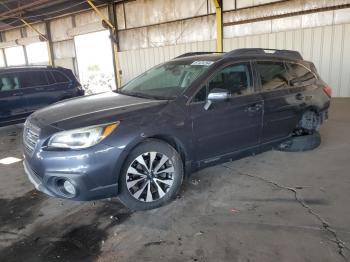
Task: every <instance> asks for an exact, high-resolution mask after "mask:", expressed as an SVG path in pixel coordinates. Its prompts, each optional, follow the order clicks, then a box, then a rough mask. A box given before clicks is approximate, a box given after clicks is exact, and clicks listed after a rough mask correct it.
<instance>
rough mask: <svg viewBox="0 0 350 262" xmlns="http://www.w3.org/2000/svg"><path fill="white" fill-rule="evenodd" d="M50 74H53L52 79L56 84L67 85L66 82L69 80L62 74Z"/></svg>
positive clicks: (54, 72) (56, 72)
mask: <svg viewBox="0 0 350 262" xmlns="http://www.w3.org/2000/svg"><path fill="white" fill-rule="evenodd" d="M51 72H52V74H53V77H54V78H55V80H56V83H67V82H69V79H68V78H67V77H66V76H65V75H64V74H62V73H61V72H59V71H51Z"/></svg>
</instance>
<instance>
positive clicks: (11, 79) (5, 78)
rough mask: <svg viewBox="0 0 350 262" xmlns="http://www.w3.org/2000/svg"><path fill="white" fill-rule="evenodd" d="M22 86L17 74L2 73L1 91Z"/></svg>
mask: <svg viewBox="0 0 350 262" xmlns="http://www.w3.org/2000/svg"><path fill="white" fill-rule="evenodd" d="M20 87H21V84H20V80H19V77H18V75H17V74H13V73H10V74H0V92H6V91H13V90H17V89H19V88H20Z"/></svg>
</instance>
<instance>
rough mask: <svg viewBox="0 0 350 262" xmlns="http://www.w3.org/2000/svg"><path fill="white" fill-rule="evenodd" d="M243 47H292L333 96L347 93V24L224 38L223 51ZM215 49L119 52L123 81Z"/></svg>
mask: <svg viewBox="0 0 350 262" xmlns="http://www.w3.org/2000/svg"><path fill="white" fill-rule="evenodd" d="M242 47H262V48H278V49H293V50H298V51H300V52H301V53H302V55H303V56H304V58H305V59H306V60H310V61H313V62H314V63H315V65H316V67H317V69H318V71H319V73H320V75H321V76H322V78H323V79H324V80H325V81H326V82H327V83H328V84H329V85H330V86H331V87H332V88H333V96H335V97H349V96H350V24H341V25H330V26H323V27H314V28H305V29H298V30H292V31H285V32H278V33H269V34H260V35H249V36H242V37H236V38H230V39H224V51H229V50H232V49H235V48H242ZM208 50H209V51H214V50H215V41H204V42H196V43H187V44H181V45H172V46H163V47H157V48H147V49H139V50H130V51H124V52H121V53H119V56H120V62H121V67H122V70H123V79H122V81H123V83H126V82H127V81H129V80H130V79H131V78H133V77H135V76H137V75H139V74H140V73H142V72H144V71H145V70H147V69H148V68H150V67H152V66H154V65H156V64H159V63H161V62H164V61H167V60H169V59H171V58H174V57H175V56H177V55H180V54H182V53H185V52H192V51H208Z"/></svg>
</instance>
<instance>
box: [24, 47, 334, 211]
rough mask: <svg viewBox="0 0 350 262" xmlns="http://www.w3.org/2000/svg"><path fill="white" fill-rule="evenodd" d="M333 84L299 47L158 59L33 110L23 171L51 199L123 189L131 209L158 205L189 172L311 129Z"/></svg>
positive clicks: (100, 195) (104, 195)
mask: <svg viewBox="0 0 350 262" xmlns="http://www.w3.org/2000/svg"><path fill="white" fill-rule="evenodd" d="M330 96H331V89H330V88H329V87H328V86H327V85H326V84H325V82H323V81H322V79H321V78H320V76H319V75H318V73H317V71H316V69H315V67H314V65H313V64H312V63H311V62H307V61H305V60H303V58H302V57H301V55H300V54H299V53H298V52H296V51H288V50H264V49H256V48H254V49H237V50H233V51H231V52H228V53H223V54H214V53H190V54H185V55H182V56H180V57H178V58H175V59H173V60H171V61H169V62H166V63H163V64H161V65H158V66H156V67H154V68H152V69H150V70H148V71H147V72H145V73H143V74H142V75H140V76H139V77H136V78H135V79H134V80H132V81H130V82H129V83H128V84H126V85H125V86H124V87H123V88H122V89H121V90H120V91H118V92H109V93H103V94H99V95H92V96H87V97H84V98H76V99H71V100H66V101H63V102H60V103H56V104H54V105H52V106H49V107H46V108H44V109H41V110H39V111H37V112H35V113H33V114H32V115H31V116H30V117H29V118H28V119H27V121H26V123H25V127H24V133H23V141H24V156H25V160H24V168H25V171H26V173H27V175H28V177H29V179H30V181H31V182H32V183H33V184H34V185H35V187H36V188H37V189H38V190H40V191H42V192H44V193H46V194H48V195H51V196H54V197H60V198H66V199H72V200H93V199H102V198H109V197H115V196H118V197H119V198H120V200H121V201H122V202H123V203H124V204H125V205H126V206H128V207H129V208H131V209H134V210H143V209H151V208H155V207H158V206H160V205H162V204H164V203H166V202H167V201H169V200H170V199H172V198H173V197H174V196H175V195H176V193H177V192H178V190H179V188H180V186H181V183H182V180H183V178H184V176H185V175H186V174H189V173H190V172H191V171H193V170H196V169H199V168H202V167H205V166H208V165H212V164H213V163H218V162H222V161H226V160H230V159H236V158H240V157H243V156H245V155H248V154H252V153H259V152H262V151H266V150H268V149H271V148H272V147H273V146H275V145H278V144H280V143H281V142H283V141H285V140H286V139H289V138H290V137H292V136H296V135H300V134H305V133H308V134H310V133H313V132H314V131H316V130H317V129H318V128H319V126H320V124H321V123H322V121H323V120H324V119H325V118H326V117H327V110H328V107H329V104H330Z"/></svg>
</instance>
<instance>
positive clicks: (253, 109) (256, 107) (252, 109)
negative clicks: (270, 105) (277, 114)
mask: <svg viewBox="0 0 350 262" xmlns="http://www.w3.org/2000/svg"><path fill="white" fill-rule="evenodd" d="M261 109H262V104H254V105H252V106H248V107H247V108H246V112H249V113H254V112H258V111H260V110H261Z"/></svg>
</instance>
